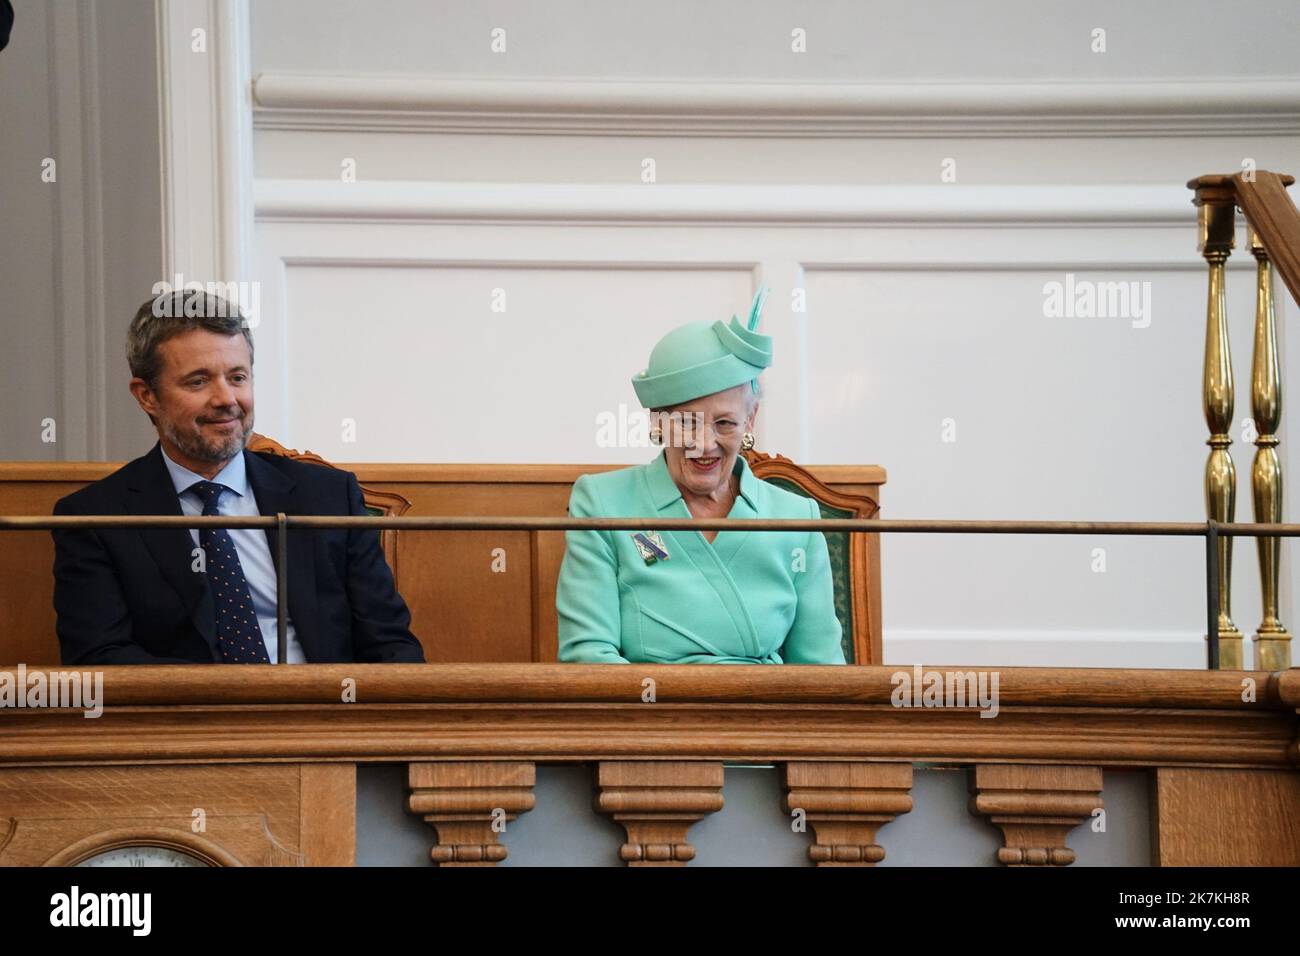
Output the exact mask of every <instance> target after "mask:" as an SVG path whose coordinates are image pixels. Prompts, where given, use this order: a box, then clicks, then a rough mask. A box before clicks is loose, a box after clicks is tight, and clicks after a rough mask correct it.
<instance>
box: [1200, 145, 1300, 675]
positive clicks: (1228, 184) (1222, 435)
mask: <svg viewBox="0 0 1300 956" xmlns="http://www.w3.org/2000/svg"><path fill="white" fill-rule="evenodd" d="M1294 182H1295V177H1293V176H1288V175H1282V174H1278V173H1272V172H1268V171H1267V170H1250V171H1248V172H1242V173H1238V174H1236V175H1232V176H1229V175H1221V174H1214V175H1207V176H1199V177H1197V178H1196V179H1193V180H1191V181H1190V182H1189V183H1188V184H1187V185H1188V188H1190V189H1193V190H1195V193H1196V196H1195V199H1194V202H1195V204H1196V206H1197V217H1198V227H1199V241H1198V244H1197V245H1198V248H1199V250H1200V252H1201V254H1202V255H1203V256H1204V257H1205V260H1206V262H1207V263H1208V265H1209V304H1208V307H1207V311H1206V334H1205V368H1204V394H1203V405H1204V411H1205V420H1206V424H1207V426H1208V427H1209V430H1210V437H1209V440H1208V442H1207V444H1209V446H1210V454H1209V457H1208V458H1207V460H1206V463H1205V507H1206V513H1207V516H1208V517H1209V518H1210V519H1211V520H1212V521H1217V522H1231V521H1232V520H1233V515H1234V512H1235V510H1236V496H1237V474H1236V469H1235V468H1234V466H1233V463H1232V457H1231V455H1230V454H1229V453H1228V448H1229V446H1231V444H1232V438H1231V437H1230V436H1229V429H1230V428H1231V426H1232V421H1233V405H1234V385H1233V374H1232V349H1231V344H1230V342H1229V339H1228V315H1227V312H1228V307H1227V292H1226V284H1225V281H1224V279H1225V270H1224V267H1225V265H1226V263H1227V261H1228V257H1229V256H1230V255H1231V254H1232V249H1233V247H1234V246H1235V244H1236V223H1235V217H1236V209H1237V208H1238V207H1240V208H1241V211H1242V212H1243V213H1244V214H1245V216H1246V222H1247V227H1248V228H1247V244H1248V246H1249V248H1250V252H1251V254H1252V255H1253V256H1254V257H1255V261H1256V271H1255V335H1254V355H1253V358H1252V362H1251V392H1250V397H1251V413H1252V416H1253V421H1254V426H1255V431H1256V433H1257V437H1256V438H1255V460H1254V464H1253V466H1252V467H1251V499H1252V501H1253V504H1254V512H1255V521H1256V522H1259V523H1277V522H1280V521H1282V467H1281V463H1280V461H1279V459H1278V454H1277V445H1278V429H1279V427H1280V424H1281V418H1282V377H1281V363H1280V361H1279V356H1278V348H1277V325H1276V318H1275V315H1274V306H1273V275H1272V269H1273V268H1274V267H1276V268H1277V271H1278V272H1279V273H1281V275H1282V279H1283V281H1284V282H1285V283H1286V286H1287V288H1288V289H1290V290H1291V296H1292V298H1293V299H1295V300H1296V301H1297V302H1300V212H1298V211H1297V210H1296V207H1295V205H1294V204H1293V203H1292V202H1291V199H1290V197H1289V196H1288V195H1287V192H1286V187H1287V186H1290V185H1291V184H1292V183H1294ZM1218 547H1219V552H1218V564H1219V572H1220V573H1219V579H1218V585H1219V619H1218V632H1219V654H1220V657H1219V666H1221V667H1223V668H1225V669H1230V670H1231V669H1240V668H1241V667H1243V666H1244V665H1243V659H1244V658H1243V655H1244V642H1243V637H1242V632H1241V630H1240V629H1239V628H1238V627H1237V625H1236V624H1235V623H1234V622H1233V620H1232V539H1231V538H1223V539H1221V540H1220V541H1219V546H1218ZM1256 549H1257V553H1258V556H1259V570H1260V593H1261V598H1262V603H1263V613H1262V618H1261V621H1260V625H1259V627H1258V629H1257V630H1256V632H1255V636H1254V639H1253V640H1254V645H1255V648H1254V652H1255V666H1256V667H1257V668H1260V669H1263V670H1277V669H1281V668H1285V667H1290V666H1291V635H1290V634H1289V633H1288V631H1287V629H1286V626H1285V625H1284V624H1283V623H1282V620H1281V617H1280V616H1279V613H1278V574H1279V566H1280V563H1281V560H1280V559H1281V543H1280V540H1279V539H1278V538H1276V537H1259V538H1257V539H1256Z"/></svg>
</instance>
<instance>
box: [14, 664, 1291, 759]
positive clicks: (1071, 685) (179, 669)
mask: <svg viewBox="0 0 1300 956" xmlns="http://www.w3.org/2000/svg"><path fill="white" fill-rule="evenodd" d="M0 670H3V669H2V668H0ZM949 671H952V672H960V673H966V672H974V673H976V674H979V673H981V672H982V673H983V674H984V675H985V676H986V677H987V678H989V679H990V681H991V679H992V675H993V674H997V675H998V683H997V711H996V714H988V713H985V712H983V711H981V710H980V709H979V707H978V706H969V705H968V706H962V707H954V706H947V707H933V706H916V704H915V702H913V704H911V705H907V706H899V705H898V704H897V702H896V701H895V699H894V693H895V689H896V687H897V686H899V684H898V681H899V678H898V676H897V675H900V674H907V675H908V676H909V677H914V676H915V674H916V671H915V669H914V666H913V665H905V664H900V665H897V666H886V667H818V666H786V667H762V666H759V665H749V666H745V665H711V666H708V667H704V666H699V665H640V664H637V665H591V664H588V665H580V664H526V665H513V664H498V665H492V664H442V665H398V664H392V665H375V664H371V665H365V664H337V665H302V666H295V667H266V668H257V667H237V666H223V665H210V666H174V667H106V668H102V669H101V670H100V671H99V673H101V674H102V675H103V676H102V695H101V700H102V703H103V711H102V714H101V716H100V717H98V718H97V719H83V716H82V714H81V713H79V712H77V711H75V710H68V709H54V708H48V707H46V708H27V709H8V708H6V709H4V710H0V728H3V732H0V767H4V766H59V765H68V764H76V765H87V764H90V765H94V764H118V763H137V764H138V763H150V764H157V763H178V762H179V763H184V762H193V761H196V760H198V761H203V760H218V761H220V760H240V761H244V762H249V761H253V762H257V761H268V760H269V761H281V760H308V761H331V760H343V761H393V760H399V761H403V760H523V761H529V762H533V761H536V762H574V761H598V760H617V759H636V760H664V759H668V760H705V759H713V760H739V761H751V762H784V761H791V760H832V761H845V760H885V761H899V760H902V761H917V760H920V761H948V762H954V763H986V762H1011V763H1021V764H1024V763H1030V764H1077V763H1084V764H1096V765H1101V766H1128V767H1151V766H1165V767H1168V766H1197V767H1256V768H1275V769H1287V768H1294V766H1295V762H1296V753H1295V740H1296V734H1297V722H1296V721H1297V717H1296V708H1297V706H1300V674H1298V673H1297V672H1295V671H1283V672H1279V673H1274V674H1269V673H1265V672H1236V673H1227V672H1213V671H1212V672H1204V671H1190V670H1163V671H1152V670H1124V669H1113V670H1112V669H1079V670H1075V669H1057V668H1001V667H993V668H990V667H970V666H965V667H962V666H957V667H940V666H936V665H924V666H922V667H921V673H922V675H925V674H927V673H929V672H939V673H940V674H942V675H946V673H947V672H949ZM34 672H35V669H33V671H28V672H26V674H25V676H26V677H27V678H28V679H30V675H31V673H34ZM46 673H49V672H48V671H47V672H46ZM55 673H58V672H55ZM65 673H66V671H65ZM647 679H650V680H652V681H653V682H654V683H653V685H652V686H653V688H654V694H653V699H648V698H647V696H646V687H647V684H646V681H647ZM926 679H929V678H926ZM349 682H350V683H349ZM1247 685H1249V686H1250V687H1251V688H1253V693H1251V694H1247V693H1245V692H1244V691H1243V688H1244V687H1246V686H1247ZM348 688H350V689H351V693H352V695H354V700H355V702H350V701H349V700H347V699H346V698H347V697H348V696H349V695H347V694H343V693H341V690H344V689H348ZM982 714H983V716H982ZM986 717H993V718H994V719H986Z"/></svg>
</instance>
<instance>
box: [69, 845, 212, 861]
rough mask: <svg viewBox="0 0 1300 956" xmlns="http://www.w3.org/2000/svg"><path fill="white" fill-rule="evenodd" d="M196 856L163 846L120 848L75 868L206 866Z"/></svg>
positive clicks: (101, 854)
mask: <svg viewBox="0 0 1300 956" xmlns="http://www.w3.org/2000/svg"><path fill="white" fill-rule="evenodd" d="M208 865H209V864H208V863H206V862H204V861H203V860H200V859H199V858H198V857H196V856H190V854H188V853H183V852H181V851H180V850H173V849H172V848H170V847H165V846H120V847H117V848H116V849H113V850H105V851H104V852H103V853H96V854H95V855H94V856H91V857H87V858H86V859H84V860H82V861H81V862H80V863H78V864H77V866H208Z"/></svg>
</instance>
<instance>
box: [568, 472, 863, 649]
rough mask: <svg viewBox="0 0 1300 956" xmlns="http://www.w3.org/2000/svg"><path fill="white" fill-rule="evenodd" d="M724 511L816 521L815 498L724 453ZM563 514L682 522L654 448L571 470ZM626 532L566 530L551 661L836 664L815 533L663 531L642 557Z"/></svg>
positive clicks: (826, 582) (834, 623)
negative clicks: (734, 486)
mask: <svg viewBox="0 0 1300 956" xmlns="http://www.w3.org/2000/svg"><path fill="white" fill-rule="evenodd" d="M735 473H736V474H739V476H740V494H738V495H737V496H736V502H735V504H734V505H733V506H732V509H731V513H730V514H729V515H727V517H729V518H817V517H820V512H819V510H818V508H817V503H816V502H815V501H813V500H812V499H811V498H804V497H802V496H801V495H797V494H794V493H793V492H789V491H785V490H784V489H782V488H778V487H777V486H776V485H772V484H768V483H767V482H766V481H762V480H760V479H758V478H755V477H754V473H753V471H751V470H750V468H749V465H748V463H747V462H746V461H745V459H744V458H743V457H738V458H737V459H736V467H735ZM569 514H570V515H572V516H573V517H575V518H596V517H610V518H613V517H620V518H628V517H649V516H653V515H663V516H664V517H665V518H690V517H691V514H690V511H689V510H687V507H686V502H685V501H683V500H682V494H681V491H679V490H678V488H677V485H676V483H675V482H674V481H673V479H672V476H671V475H670V474H669V473H668V463H667V460H666V459H665V458H664V455H663V454H660V456H659V457H658V458H656V459H655V460H654V461H652V462H650V463H649V464H647V465H639V466H635V467H631V468H623V469H620V470H618V471H610V472H605V473H603V474H594V475H583V476H582V477H580V478H579V479H578V480H577V481H576V482H574V484H573V493H572V495H571V497H570V498H569ZM634 534H636V532H634V531H569V532H566V534H565V539H566V550H565V554H564V563H563V564H562V565H561V566H560V578H559V583H558V586H557V587H556V593H555V605H556V608H557V610H558V611H559V619H560V620H559V623H560V653H559V658H560V660H561V661H573V662H584V663H601V662H605V663H630V662H648V663H656V664H665V663H671V664H691V663H713V664H780V663H783V662H785V663H791V664H843V663H844V653H843V651H842V650H841V649H840V623H839V619H838V618H836V616H835V597H834V587H833V585H832V582H831V572H830V559H829V557H828V555H827V551H826V538H825V537H824V536H823V534H822V533H821V532H820V531H722V532H719V534H718V536H717V537H716V538H714V540H713V542H712V543H709V542H708V541H706V540H705V539H704V535H703V534H702V533H700V532H699V531H664V532H661V533H660V535H661V538H662V541H663V544H664V546H665V549H666V550H667V551H668V557H667V558H661V559H658V560H656V561H654V562H653V563H650V564H647V563H646V560H645V559H644V558H643V557H642V555H641V552H640V550H639V549H638V548H637V545H636V542H635V541H633V535H634Z"/></svg>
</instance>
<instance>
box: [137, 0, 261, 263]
mask: <svg viewBox="0 0 1300 956" xmlns="http://www.w3.org/2000/svg"><path fill="white" fill-rule="evenodd" d="M155 9H156V16H157V23H158V88H159V97H160V101H161V111H160V112H161V128H160V136H159V141H160V146H161V152H162V156H161V168H162V208H163V262H162V275H163V276H164V277H165V278H166V279H167V280H168V281H170V280H171V279H172V277H173V276H174V275H176V274H177V273H179V274H181V275H183V276H184V277H185V279H186V280H187V281H188V280H190V279H195V280H199V281H207V280H218V281H227V282H229V281H240V280H244V279H247V278H248V277H249V274H250V270H251V267H252V263H251V261H250V255H251V253H250V249H251V244H252V228H253V227H252V174H253V160H252V115H251V111H252V101H251V67H250V54H249V46H250V41H249V26H248V17H249V14H248V0H156V8H155ZM195 30H203V31H205V34H206V35H205V37H204V43H205V46H206V49H205V50H204V51H203V52H196V51H195V50H194V49H193V44H194V31H195Z"/></svg>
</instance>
